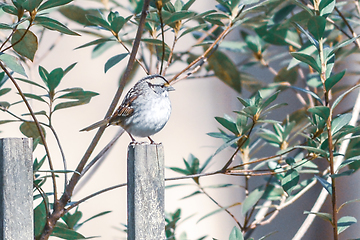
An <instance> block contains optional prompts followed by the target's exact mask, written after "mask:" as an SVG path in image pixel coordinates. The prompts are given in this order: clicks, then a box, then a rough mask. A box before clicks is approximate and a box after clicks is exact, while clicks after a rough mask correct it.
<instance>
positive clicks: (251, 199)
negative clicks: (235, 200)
mask: <svg viewBox="0 0 360 240" xmlns="http://www.w3.org/2000/svg"><path fill="white" fill-rule="evenodd" d="M264 192H265V191H264V190H262V189H260V188H256V189H255V190H253V191H252V192H251V193H250V194H249V195H248V196H247V197H246V198H245V200H244V201H243V203H242V208H241V213H242V215H243V216H245V214H246V213H247V212H248V211H249V210H250V209H252V208H253V207H254V206H255V204H256V203H257V202H258V201H259V200H260V199H261V197H262V195H263V194H264Z"/></svg>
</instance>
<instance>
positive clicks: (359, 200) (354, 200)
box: [337, 199, 360, 212]
mask: <svg viewBox="0 0 360 240" xmlns="http://www.w3.org/2000/svg"><path fill="white" fill-rule="evenodd" d="M356 202H360V199H353V200H350V201H347V202H344V203H343V204H341V206H340V207H339V208H338V210H337V211H338V212H340V210H341V209H342V208H343V207H345V206H346V205H348V204H349V203H356Z"/></svg>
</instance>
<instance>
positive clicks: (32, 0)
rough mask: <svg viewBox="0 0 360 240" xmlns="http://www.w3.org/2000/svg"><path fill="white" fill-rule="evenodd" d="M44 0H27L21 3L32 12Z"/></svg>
mask: <svg viewBox="0 0 360 240" xmlns="http://www.w3.org/2000/svg"><path fill="white" fill-rule="evenodd" d="M41 2H42V0H26V1H24V2H23V3H22V4H21V5H22V7H23V8H25V9H26V10H28V11H29V12H32V11H33V10H35V8H37V7H38V6H39V5H40V4H41Z"/></svg>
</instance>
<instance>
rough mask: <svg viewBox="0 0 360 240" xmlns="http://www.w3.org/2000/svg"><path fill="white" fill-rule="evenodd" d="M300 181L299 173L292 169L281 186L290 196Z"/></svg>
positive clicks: (282, 180)
mask: <svg viewBox="0 0 360 240" xmlns="http://www.w3.org/2000/svg"><path fill="white" fill-rule="evenodd" d="M299 179H300V176H299V173H298V172H297V171H296V170H295V169H290V170H288V171H287V172H286V173H285V176H284V178H283V179H281V186H282V188H283V189H284V191H285V192H287V193H288V194H289V195H290V193H291V191H292V190H293V188H294V187H295V186H296V185H297V184H298V182H299Z"/></svg>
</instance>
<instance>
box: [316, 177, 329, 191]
mask: <svg viewBox="0 0 360 240" xmlns="http://www.w3.org/2000/svg"><path fill="white" fill-rule="evenodd" d="M315 177H316V179H317V180H318V181H319V182H320V183H321V185H322V186H323V187H324V188H325V190H326V191H327V192H328V193H329V194H330V195H332V188H331V183H329V182H328V181H326V180H325V179H323V178H321V177H319V176H317V175H315Z"/></svg>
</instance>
